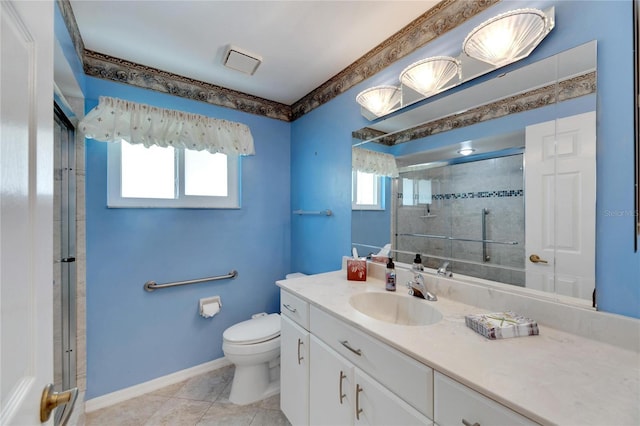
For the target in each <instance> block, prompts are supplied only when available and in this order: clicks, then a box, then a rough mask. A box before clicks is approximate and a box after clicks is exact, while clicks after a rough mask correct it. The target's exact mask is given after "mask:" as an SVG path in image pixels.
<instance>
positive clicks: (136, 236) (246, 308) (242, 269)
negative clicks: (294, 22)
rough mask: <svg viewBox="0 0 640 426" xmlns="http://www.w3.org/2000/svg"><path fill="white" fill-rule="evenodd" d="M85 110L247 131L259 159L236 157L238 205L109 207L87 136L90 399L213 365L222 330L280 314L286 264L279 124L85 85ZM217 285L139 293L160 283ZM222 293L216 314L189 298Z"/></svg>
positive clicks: (285, 155) (285, 137) (100, 166)
mask: <svg viewBox="0 0 640 426" xmlns="http://www.w3.org/2000/svg"><path fill="white" fill-rule="evenodd" d="M86 88H87V92H86V99H87V105H86V107H87V110H89V109H91V108H93V107H94V106H95V105H96V104H97V99H98V97H99V96H101V95H108V96H113V97H118V98H123V99H127V100H131V101H134V102H141V103H146V104H151V105H155V106H159V107H164V108H172V109H178V110H182V111H188V112H193V113H197V114H204V115H207V116H209V117H215V118H222V119H227V120H233V121H239V122H242V123H245V124H247V125H248V126H249V127H250V129H251V133H252V134H253V137H254V143H255V149H256V155H255V156H250V157H242V160H241V162H242V163H241V164H242V181H241V184H242V208H241V209H232V210H198V209H108V208H107V207H106V182H107V181H106V178H107V144H106V143H101V142H96V141H93V140H87V145H86V160H87V164H86V170H87V172H86V173H87V175H86V193H87V195H86V216H87V399H90V398H93V397H96V396H100V395H103V394H105V393H109V392H113V391H116V390H118V389H122V388H125V387H128V386H132V385H135V384H138V383H141V382H144V381H147V380H151V379H154V378H157V377H160V376H163V375H166V374H169V373H172V372H175V371H178V370H182V369H185V368H188V367H192V366H195V365H198V364H201V363H204V362H207V361H210V360H213V359H217V358H221V357H222V356H223V353H222V332H223V331H224V330H225V329H226V328H227V327H229V326H230V325H232V324H234V323H237V322H239V321H242V320H245V319H248V318H249V317H250V316H251V315H252V314H254V313H257V312H263V311H264V312H278V311H279V296H278V288H277V287H276V285H275V281H276V280H278V279H282V278H284V275H285V274H286V273H288V272H289V271H290V270H289V267H290V252H291V250H290V227H291V223H290V220H291V219H290V218H291V207H290V203H289V198H290V196H289V182H290V175H289V162H290V160H289V152H290V134H289V128H290V125H289V124H288V123H284V122H281V121H277V120H272V119H267V118H264V117H260V116H256V115H251V114H246V113H241V112H238V111H234V110H230V109H225V108H220V107H215V106H211V105H207V104H204V103H199V102H193V101H189V100H186V99H181V98H175V97H172V96H169V95H165V94H160V93H156V92H151V91H147V90H142V89H138V88H134V87H131V86H127V85H122V84H118V83H112V82H107V81H105V80H100V79H95V78H87V81H86ZM232 269H236V270H237V271H238V273H239V276H238V277H237V278H236V279H234V280H225V281H217V282H210V283H205V284H198V285H193V286H184V287H176V288H170V289H163V290H157V291H155V292H153V293H148V292H146V291H144V289H143V287H142V286H143V284H144V283H145V282H146V281H148V280H154V281H156V282H159V283H163V282H170V281H176V280H177V281H180V280H185V279H192V278H200V277H207V276H212V275H218V274H226V273H227V272H229V271H230V270H232ZM214 295H220V296H221V297H222V304H223V307H222V310H221V312H220V313H219V314H218V315H216V316H215V317H214V318H213V319H204V318H202V317H200V316H199V315H198V300H199V299H200V298H202V297H209V296H214Z"/></svg>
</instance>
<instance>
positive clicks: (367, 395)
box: [354, 368, 433, 426]
mask: <svg viewBox="0 0 640 426" xmlns="http://www.w3.org/2000/svg"><path fill="white" fill-rule="evenodd" d="M354 378H355V382H356V383H355V389H354V391H355V395H354V399H355V414H356V421H355V424H356V425H380V426H382V425H403V426H409V425H429V426H431V425H433V422H432V421H431V420H430V419H429V418H427V417H426V416H424V415H423V414H421V413H420V412H418V411H417V410H416V409H415V408H413V407H411V406H410V405H409V404H407V403H406V402H404V401H402V400H401V399H400V398H398V397H397V396H396V395H395V394H393V393H391V392H390V391H389V390H388V389H387V388H385V387H383V386H382V385H381V384H380V383H378V382H376V381H375V380H373V379H372V378H371V377H370V376H369V375H368V374H366V373H364V372H362V371H360V370H358V369H357V368H356V369H355V371H354Z"/></svg>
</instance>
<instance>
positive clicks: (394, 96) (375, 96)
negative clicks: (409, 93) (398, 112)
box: [356, 85, 401, 117]
mask: <svg viewBox="0 0 640 426" xmlns="http://www.w3.org/2000/svg"><path fill="white" fill-rule="evenodd" d="M400 98H401V93H400V88H399V87H396V86H386V85H384V86H375V87H371V88H369V89H366V90H363V91H362V92H360V93H358V96H356V102H358V103H359V104H360V105H361V106H362V107H363V108H365V109H366V110H367V111H369V112H371V113H372V114H374V115H375V116H376V117H380V116H382V115H385V114H387V113H388V112H389V111H391V110H392V109H393V108H395V107H396V105H398V103H400Z"/></svg>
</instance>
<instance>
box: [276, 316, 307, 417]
mask: <svg viewBox="0 0 640 426" xmlns="http://www.w3.org/2000/svg"><path fill="white" fill-rule="evenodd" d="M280 408H281V409H282V412H283V413H284V414H285V415H286V416H287V418H288V419H289V421H290V422H291V424H293V425H294V426H295V425H307V424H308V423H309V332H308V331H306V330H304V329H303V328H300V327H299V326H297V325H296V324H294V322H293V321H291V320H290V319H289V318H287V317H285V316H282V322H281V328H280Z"/></svg>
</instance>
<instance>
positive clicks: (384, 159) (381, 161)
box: [351, 147, 398, 177]
mask: <svg viewBox="0 0 640 426" xmlns="http://www.w3.org/2000/svg"><path fill="white" fill-rule="evenodd" d="M351 164H352V168H353V170H357V171H360V172H365V173H375V174H377V175H379V176H389V177H398V167H397V166H396V158H395V157H394V156H393V155H391V154H385V153H382V152H376V151H371V150H368V149H362V148H356V147H353V148H351Z"/></svg>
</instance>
